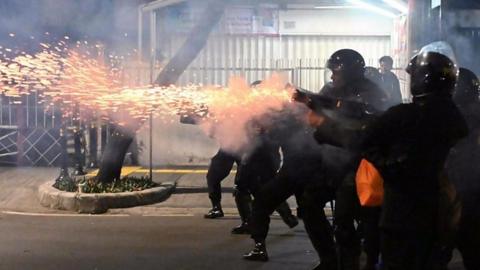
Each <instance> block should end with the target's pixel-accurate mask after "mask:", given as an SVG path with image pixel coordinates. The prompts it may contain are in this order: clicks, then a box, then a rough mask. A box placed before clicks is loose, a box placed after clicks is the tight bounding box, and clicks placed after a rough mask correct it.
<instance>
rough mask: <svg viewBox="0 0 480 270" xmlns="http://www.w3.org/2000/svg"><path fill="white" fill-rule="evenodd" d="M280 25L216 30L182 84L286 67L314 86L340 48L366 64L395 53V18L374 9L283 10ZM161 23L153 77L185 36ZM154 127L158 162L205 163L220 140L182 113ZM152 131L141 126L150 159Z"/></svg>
mask: <svg viewBox="0 0 480 270" xmlns="http://www.w3.org/2000/svg"><path fill="white" fill-rule="evenodd" d="M339 18H341V20H340V19H339ZM293 21H294V22H295V23H294V24H295V27H294V28H289V29H286V28H285V22H293ZM287 24H288V23H287ZM290 26H291V23H290ZM279 27H280V28H279V31H280V35H245V34H242V35H239V34H236V35H235V34H229V35H221V34H219V33H218V32H216V33H214V34H213V35H211V37H210V38H209V40H208V43H207V45H206V46H205V48H204V49H203V50H202V51H201V53H200V54H199V55H198V57H197V58H196V59H195V61H194V62H193V63H192V64H191V65H190V67H189V69H188V70H187V71H186V72H185V73H184V74H183V75H182V77H181V78H180V80H179V82H178V84H179V85H185V84H188V83H195V84H197V83H203V84H220V85H226V84H227V83H228V78H229V77H230V76H232V75H241V76H244V77H245V78H246V80H247V81H255V80H258V79H262V78H265V77H267V76H269V75H270V74H271V73H272V72H274V71H278V70H281V71H282V72H286V73H287V74H288V75H289V78H290V81H291V82H293V83H294V84H296V85H298V86H300V87H303V88H307V89H311V90H313V91H315V90H318V89H320V88H321V87H322V86H323V84H324V82H325V80H324V78H325V69H324V67H325V62H326V60H327V59H328V57H329V56H330V55H331V54H332V53H333V52H334V51H336V50H338V49H341V48H352V49H355V50H358V51H359V52H360V53H361V54H362V55H363V56H364V57H365V59H366V62H367V65H374V66H376V65H377V60H378V58H379V57H381V56H383V55H387V54H391V42H390V35H391V32H392V29H393V20H391V19H388V18H385V17H381V16H378V15H375V14H372V13H369V12H363V11H359V10H356V9H348V10H347V9H345V10H335V11H334V10H289V11H280V12H279ZM157 28H158V29H159V32H158V34H157V44H158V47H157V57H158V56H160V57H159V59H160V61H158V62H157V63H156V65H157V68H156V69H155V74H154V76H153V77H155V75H156V74H157V73H158V72H159V71H160V69H161V67H162V66H163V65H164V64H166V63H167V62H168V60H169V59H170V58H171V57H172V56H173V55H174V54H175V52H176V50H177V49H178V48H179V47H180V46H181V45H182V44H183V42H184V40H185V36H186V35H185V34H184V33H176V34H175V33H171V30H169V29H167V30H168V32H165V29H162V27H157ZM147 66H148V65H147ZM145 68H146V67H145ZM136 72H137V73H141V74H143V77H144V78H148V77H150V76H148V75H147V76H145V75H146V74H149V72H150V71H149V70H148V69H145V71H144V72H139V70H138V69H137V70H136ZM147 83H148V82H147ZM153 130H154V136H153V138H154V143H153V145H154V149H155V151H154V154H153V163H154V165H165V164H176V165H187V164H188V165H199V164H203V165H205V164H208V162H209V158H210V157H211V156H212V155H213V154H214V153H215V152H216V151H217V150H218V146H217V145H216V143H215V142H214V141H212V140H210V139H209V138H208V137H206V136H205V135H204V134H203V133H202V132H201V131H200V129H199V128H198V127H196V126H188V125H182V124H179V123H178V119H171V122H168V123H165V122H164V121H163V122H162V121H160V120H156V121H155V123H154V129H153ZM148 137H149V133H148V128H145V129H142V130H141V131H140V132H139V135H138V138H139V140H141V141H143V142H144V143H145V145H146V147H145V150H144V151H143V153H142V154H141V155H140V159H141V162H142V164H148V151H147V149H148Z"/></svg>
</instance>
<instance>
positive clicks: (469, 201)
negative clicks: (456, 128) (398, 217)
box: [443, 68, 480, 270]
mask: <svg viewBox="0 0 480 270" xmlns="http://www.w3.org/2000/svg"><path fill="white" fill-rule="evenodd" d="M479 86H480V82H479V80H478V78H477V76H476V75H475V74H474V73H473V72H472V71H470V70H468V69H464V68H460V72H459V80H458V82H457V86H456V89H455V92H454V96H453V98H454V102H455V104H457V106H459V109H460V112H461V113H462V115H463V117H465V120H466V122H467V124H468V128H469V130H470V132H469V135H468V136H467V137H466V138H464V139H462V140H461V141H459V143H458V144H457V145H455V147H454V148H453V149H452V151H450V155H449V157H448V159H447V165H446V167H447V172H448V178H449V179H450V180H451V181H452V182H453V184H454V185H455V188H456V190H457V193H458V194H459V197H460V199H461V203H462V210H461V218H460V223H459V227H458V234H457V239H456V247H457V248H458V249H459V250H460V252H461V254H462V257H463V263H464V266H465V268H466V269H467V270H473V269H480V210H479V209H480V208H479V207H478V206H479V205H480V181H479V177H480V167H479V166H478V162H480V142H479V138H480V100H479ZM452 249H453V246H452ZM451 252H452V250H451V249H450V250H449V251H448V253H449V254H447V259H446V260H445V262H444V265H443V267H444V268H443V269H446V265H447V264H448V261H449V260H450V258H451Z"/></svg>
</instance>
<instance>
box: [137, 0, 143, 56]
mask: <svg viewBox="0 0 480 270" xmlns="http://www.w3.org/2000/svg"><path fill="white" fill-rule="evenodd" d="M142 8H143V5H142V6H140V7H138V34H137V42H138V62H139V63H140V62H141V61H142V53H143V48H142V47H143V43H142V42H143V12H142Z"/></svg>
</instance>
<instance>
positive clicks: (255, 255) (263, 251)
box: [243, 242, 268, 262]
mask: <svg viewBox="0 0 480 270" xmlns="http://www.w3.org/2000/svg"><path fill="white" fill-rule="evenodd" d="M243 258H244V259H245V260H249V261H260V262H266V261H268V254H267V248H266V246H265V242H257V243H255V248H253V250H252V251H250V252H248V253H246V254H244V255H243Z"/></svg>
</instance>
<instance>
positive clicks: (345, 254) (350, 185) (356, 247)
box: [315, 78, 385, 269]
mask: <svg viewBox="0 0 480 270" xmlns="http://www.w3.org/2000/svg"><path fill="white" fill-rule="evenodd" d="M320 94H321V95H325V96H329V97H332V98H338V99H342V100H347V101H354V102H358V103H359V104H362V103H363V104H365V105H367V104H368V105H371V106H373V107H374V108H376V109H377V110H376V111H377V113H378V112H379V111H381V110H382V109H384V107H385V104H384V100H385V94H384V92H383V91H382V90H381V89H380V88H379V87H378V86H377V85H376V84H374V83H373V82H371V81H370V80H368V79H362V78H361V79H357V80H354V81H351V82H349V83H348V84H347V85H345V86H344V87H342V88H334V87H333V86H331V85H330V84H328V85H326V86H325V87H324V89H323V90H322V91H321V92H320ZM341 114H342V113H341V112H333V118H334V117H336V116H338V115H340V116H341ZM362 118H363V117H362V116H361V115H359V118H357V119H352V120H358V124H357V125H354V126H351V127H348V126H347V127H346V128H347V130H352V131H353V130H359V129H361V128H362V127H363V125H364V124H363V122H364V121H368V120H367V119H362ZM331 120H332V121H327V122H326V123H325V124H324V125H322V126H320V127H319V128H318V129H317V131H316V132H315V139H316V140H317V142H318V143H321V144H323V143H325V144H332V145H336V146H338V147H345V148H347V149H348V151H347V152H346V156H347V157H348V160H349V162H348V163H347V164H346V165H345V169H344V170H345V177H344V179H343V181H342V182H341V184H340V185H339V187H338V188H337V192H336V201H335V238H336V240H337V246H338V252H339V257H340V263H341V269H358V264H359V261H358V260H359V259H358V257H359V256H360V239H359V236H358V234H357V232H356V229H355V224H354V221H355V220H356V221H357V222H358V221H360V220H361V219H362V215H363V216H365V217H367V219H365V221H366V224H367V225H368V226H367V227H366V229H367V233H368V237H367V239H366V241H365V243H366V251H367V254H372V255H371V256H378V249H379V247H378V246H379V243H378V242H376V241H378V240H379V239H378V237H376V235H377V234H376V233H375V216H376V215H378V214H379V213H378V209H368V210H365V209H364V210H363V211H361V208H360V202H359V200H358V196H357V193H356V188H355V172H356V169H357V167H358V164H359V161H360V153H359V152H358V151H355V150H354V149H350V147H349V145H351V144H354V143H355V142H356V140H355V139H353V137H350V136H342V135H343V132H342V131H340V130H339V129H338V128H339V126H338V123H339V122H344V121H343V119H331ZM335 120H336V121H335ZM352 140H353V141H352ZM372 227H373V228H372ZM373 260H374V261H373V262H372V263H375V262H376V260H375V259H373Z"/></svg>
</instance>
